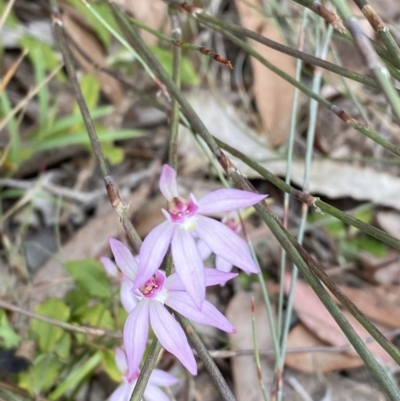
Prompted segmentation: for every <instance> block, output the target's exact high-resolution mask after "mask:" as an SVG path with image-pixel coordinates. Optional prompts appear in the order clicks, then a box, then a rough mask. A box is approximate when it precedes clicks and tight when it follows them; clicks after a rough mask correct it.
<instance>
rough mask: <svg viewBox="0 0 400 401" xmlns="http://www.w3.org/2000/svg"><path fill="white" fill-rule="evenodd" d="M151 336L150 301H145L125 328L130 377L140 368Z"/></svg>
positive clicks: (131, 315)
mask: <svg viewBox="0 0 400 401" xmlns="http://www.w3.org/2000/svg"><path fill="white" fill-rule="evenodd" d="M148 334H149V301H148V300H147V299H143V300H141V301H140V302H139V304H138V305H137V307H136V308H135V309H133V311H132V312H131V313H130V314H129V315H128V318H127V319H126V322H125V326H124V345H125V350H126V357H127V360H128V369H129V374H128V375H129V377H131V376H132V375H133V374H134V373H136V371H137V370H138V368H139V365H140V361H141V360H142V357H143V354H144V350H145V348H146V342H147V337H148Z"/></svg>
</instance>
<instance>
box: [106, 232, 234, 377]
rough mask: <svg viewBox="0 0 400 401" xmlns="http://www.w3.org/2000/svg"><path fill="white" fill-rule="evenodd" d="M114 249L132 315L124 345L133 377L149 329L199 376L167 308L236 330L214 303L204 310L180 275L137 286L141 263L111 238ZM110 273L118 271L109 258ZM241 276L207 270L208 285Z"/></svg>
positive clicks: (159, 273)
mask: <svg viewBox="0 0 400 401" xmlns="http://www.w3.org/2000/svg"><path fill="white" fill-rule="evenodd" d="M109 242H110V247H111V250H112V253H113V255H114V258H115V263H116V264H117V266H118V267H119V268H120V270H121V271H122V272H123V277H122V279H121V303H122V305H123V306H124V307H125V309H126V310H127V312H128V313H129V315H128V318H127V319H126V322H125V326H124V334H123V337H124V344H125V349H126V353H127V360H128V367H129V376H131V375H133V374H134V373H135V372H136V371H137V370H138V369H139V365H140V362H141V360H142V357H143V354H144V351H145V348H146V343H147V339H148V335H149V326H151V328H152V329H153V332H154V334H155V335H156V337H157V338H158V339H159V341H160V343H161V345H162V346H163V347H164V348H165V349H166V350H167V351H169V352H171V354H173V355H175V356H176V357H177V358H178V359H179V360H180V361H181V362H182V364H183V365H184V366H185V367H186V368H187V369H188V370H189V372H190V373H192V374H193V375H195V374H196V373H197V366H196V361H195V359H194V356H193V352H192V350H191V348H190V346H189V343H188V340H187V338H186V335H185V333H184V331H183V329H182V327H181V326H180V325H179V324H178V322H177V321H176V320H175V318H174V317H172V315H171V314H170V312H169V311H168V310H167V309H166V307H165V306H168V307H170V308H171V309H173V310H174V311H177V312H178V313H180V314H182V315H183V316H186V317H187V318H189V319H190V320H193V321H195V322H198V323H203V324H208V325H211V326H215V327H218V328H219V329H221V330H223V331H226V332H230V333H234V332H235V331H236V330H235V328H234V327H233V326H232V324H231V323H230V322H229V321H228V320H227V319H226V317H225V316H224V315H223V314H222V313H221V312H219V311H218V309H217V308H216V307H215V306H213V305H212V304H211V303H210V302H208V301H204V302H203V306H202V308H201V310H200V309H198V307H197V306H196V305H195V304H194V302H193V300H192V299H191V297H190V296H189V295H188V293H187V292H186V291H185V288H184V285H183V283H182V281H181V280H180V278H179V277H178V275H177V274H176V273H173V274H171V275H170V276H169V277H165V274H164V272H162V271H160V270H157V271H156V272H155V273H154V275H153V276H151V277H150V278H149V279H148V280H147V281H146V282H145V284H144V285H143V286H141V287H140V288H136V289H135V286H134V285H133V283H134V281H135V278H136V276H137V274H138V272H139V269H140V263H139V265H138V263H137V259H136V258H135V257H134V256H133V255H132V254H131V252H130V251H129V249H128V248H127V247H126V246H125V245H124V244H123V243H122V242H120V241H118V240H117V239H115V238H110V240H109ZM102 263H103V265H104V266H105V267H106V270H107V271H108V272H110V271H113V273H112V275H113V276H115V275H116V274H115V271H114V270H113V268H112V262H111V261H110V260H109V259H108V258H102ZM235 276H237V274H235V273H225V272H221V271H219V270H216V269H211V268H205V285H206V286H210V285H217V284H223V283H225V282H226V281H227V280H230V279H231V278H233V277H235Z"/></svg>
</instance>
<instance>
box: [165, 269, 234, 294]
mask: <svg viewBox="0 0 400 401" xmlns="http://www.w3.org/2000/svg"><path fill="white" fill-rule="evenodd" d="M204 275H205V278H206V287H210V286H212V285H218V284H225V283H226V282H227V281H228V280H231V279H232V278H234V277H236V276H237V275H238V274H237V273H225V272H222V271H219V270H217V269H212V268H211V267H204ZM165 288H166V289H167V290H168V291H186V289H185V286H184V285H183V283H182V280H181V279H180V278H179V276H178V275H177V274H176V273H173V274H171V275H170V276H168V277H167V280H166V282H165Z"/></svg>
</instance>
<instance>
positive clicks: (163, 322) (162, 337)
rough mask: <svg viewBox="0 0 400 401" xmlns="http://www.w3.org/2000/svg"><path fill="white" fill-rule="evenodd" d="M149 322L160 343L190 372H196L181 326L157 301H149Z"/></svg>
mask: <svg viewBox="0 0 400 401" xmlns="http://www.w3.org/2000/svg"><path fill="white" fill-rule="evenodd" d="M150 323H151V327H152V329H153V331H154V334H155V335H156V337H157V338H158V340H159V341H160V343H161V345H162V346H163V347H164V348H165V349H166V350H167V351H169V352H170V353H171V354H173V355H175V356H176V357H177V358H178V359H179V360H180V361H181V362H182V365H183V366H185V368H186V369H187V370H188V371H189V372H190V373H191V374H192V375H196V374H197V365H196V360H195V359H194V356H193V352H192V350H191V348H190V347H189V343H188V340H187V338H186V335H185V333H184V332H183V330H182V327H181V326H180V325H179V324H178V322H177V321H176V320H175V319H174V318H173V317H172V316H171V315H170V313H169V312H168V311H167V310H166V309H165V307H164V306H163V305H162V304H161V303H160V302H157V301H153V302H151V303H150Z"/></svg>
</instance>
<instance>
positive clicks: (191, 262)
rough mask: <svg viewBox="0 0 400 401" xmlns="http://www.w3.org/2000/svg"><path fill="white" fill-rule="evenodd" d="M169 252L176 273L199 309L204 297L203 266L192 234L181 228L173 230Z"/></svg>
mask: <svg viewBox="0 0 400 401" xmlns="http://www.w3.org/2000/svg"><path fill="white" fill-rule="evenodd" d="M171 252H172V259H173V261H174V265H175V270H176V273H177V274H178V276H179V278H180V279H181V281H182V283H183V285H184V286H185V289H186V291H187V292H188V293H189V295H190V296H191V297H192V299H193V301H194V302H195V304H196V305H197V306H198V307H199V308H201V305H202V304H203V301H204V298H205V296H206V285H205V276H204V266H203V262H202V260H201V257H200V254H199V251H198V250H197V246H196V242H195V240H194V238H193V236H192V234H191V233H190V232H188V231H186V230H184V229H181V228H178V229H177V230H175V233H174V236H173V237H172V242H171Z"/></svg>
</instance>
